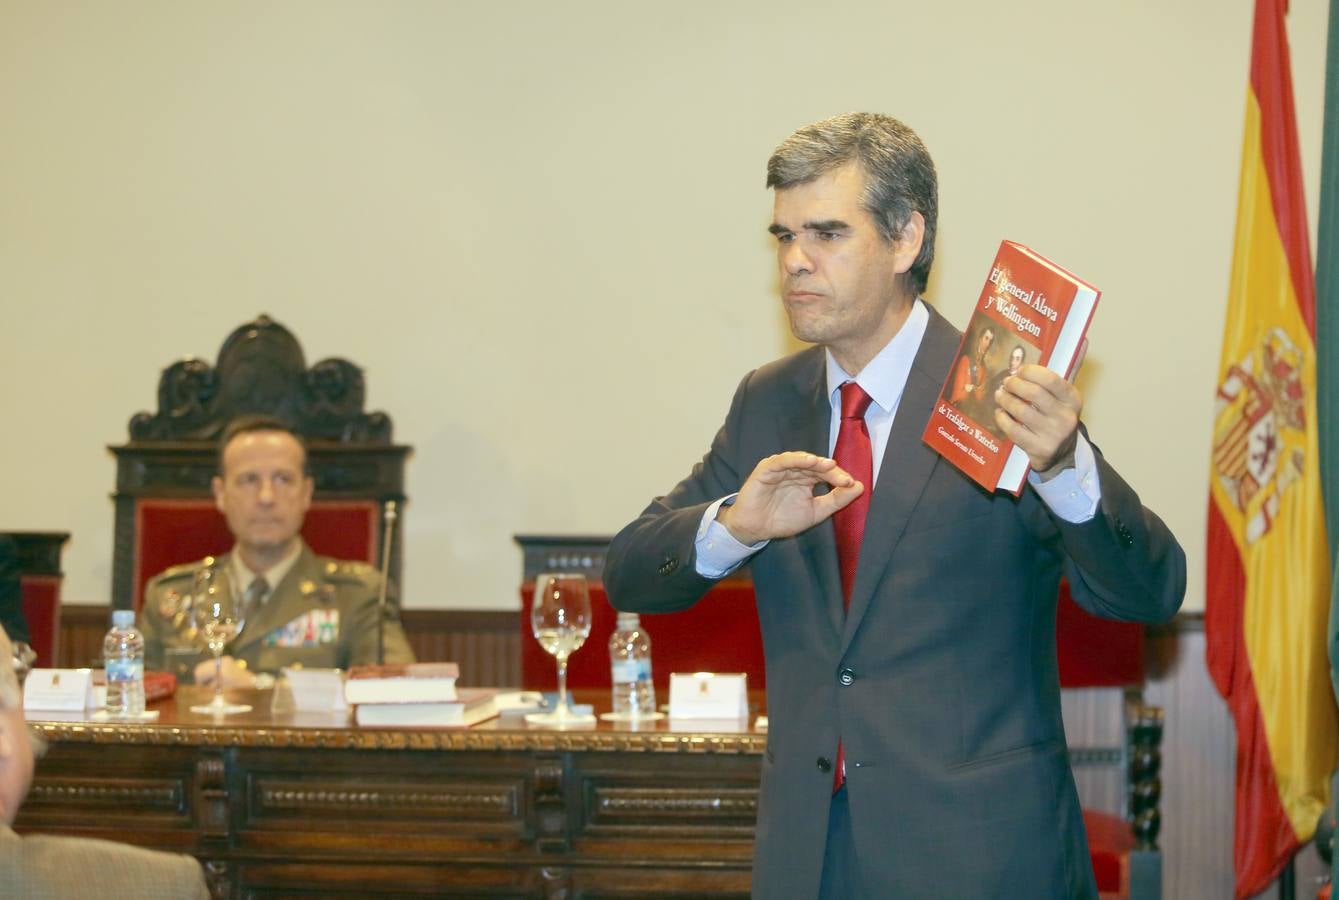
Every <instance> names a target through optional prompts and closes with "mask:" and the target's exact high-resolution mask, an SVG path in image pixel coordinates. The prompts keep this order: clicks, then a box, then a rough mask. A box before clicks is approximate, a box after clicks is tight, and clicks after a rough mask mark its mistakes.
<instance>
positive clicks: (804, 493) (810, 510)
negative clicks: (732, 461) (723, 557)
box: [716, 450, 865, 545]
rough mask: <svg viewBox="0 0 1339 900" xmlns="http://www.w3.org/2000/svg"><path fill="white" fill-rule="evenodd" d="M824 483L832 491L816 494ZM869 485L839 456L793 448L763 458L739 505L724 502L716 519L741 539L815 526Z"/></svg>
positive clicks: (746, 540) (758, 538)
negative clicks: (842, 465) (838, 459)
mask: <svg viewBox="0 0 1339 900" xmlns="http://www.w3.org/2000/svg"><path fill="white" fill-rule="evenodd" d="M820 483H825V484H828V485H831V487H832V490H830V491H828V492H827V493H826V494H823V495H822V496H818V497H815V496H814V486H815V485H817V484H820ZM863 490H865V486H864V485H862V484H861V483H860V482H858V481H856V480H855V479H854V478H852V477H851V476H850V475H849V474H847V472H846V471H845V470H844V469H841V468H839V467H838V466H837V463H836V462H835V461H834V460H831V459H828V458H827V457H825V456H815V455H814V454H812V453H805V452H803V451H798V450H792V451H790V452H787V453H778V454H776V455H775V456H769V457H767V458H766V459H764V460H763V461H762V462H760V463H758V465H757V468H755V469H754V470H753V472H752V474H750V475H749V477H748V480H747V481H745V482H744V486H743V487H742V488H740V489H739V496H738V497H736V498H735V502H734V504H733V505H731V506H722V507H721V509H720V512H718V513H717V514H716V518H717V520H719V521H720V523H721V524H722V525H724V526H725V527H726V528H727V529H729V531H730V534H731V535H733V536H734V538H735V540H737V541H739V542H740V543H741V544H746V545H748V544H756V543H758V542H759V541H766V540H771V539H772V538H782V537H790V536H791V535H793V534H799V533H800V532H801V531H805V530H807V529H809V528H812V527H813V526H815V525H817V524H818V523H819V522H822V521H823V520H824V519H826V518H828V517H829V516H831V515H832V514H833V513H835V512H836V511H837V510H839V509H841V508H842V507H844V506H846V505H847V504H849V503H850V502H851V501H852V500H854V499H855V498H856V497H859V496H860V493H861V491H863Z"/></svg>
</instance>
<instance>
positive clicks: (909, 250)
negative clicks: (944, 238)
mask: <svg viewBox="0 0 1339 900" xmlns="http://www.w3.org/2000/svg"><path fill="white" fill-rule="evenodd" d="M924 241H925V217H924V216H922V215H921V214H920V213H918V212H916V211H915V210H912V213H911V215H910V216H908V217H907V221H906V224H905V225H903V226H902V230H901V231H899V232H898V234H897V237H896V238H894V239H893V267H894V271H896V272H897V274H899V275H905V274H906V273H907V271H908V270H910V269H911V266H912V264H913V263H915V262H916V257H918V256H920V255H921V244H922V243H923V242H924Z"/></svg>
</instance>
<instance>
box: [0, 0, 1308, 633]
mask: <svg viewBox="0 0 1339 900" xmlns="http://www.w3.org/2000/svg"><path fill="white" fill-rule="evenodd" d="M1326 5H1327V4H1326V3H1325V2H1324V0H1294V2H1293V3H1292V7H1293V11H1292V14H1291V22H1290V29H1291V33H1292V39H1293V50H1294V57H1295V65H1294V72H1295V79H1296V84H1297V95H1298V97H1297V99H1298V109H1299V116H1300V119H1301V122H1300V127H1301V136H1302V150H1303V155H1304V179H1305V182H1306V185H1307V189H1308V191H1309V192H1310V194H1311V196H1310V197H1309V199H1310V201H1311V203H1312V210H1313V214H1312V219H1313V221H1314V207H1315V200H1316V197H1315V192H1316V185H1317V177H1318V166H1319V155H1320V124H1321V122H1320V120H1321V101H1322V91H1323V83H1322V82H1323V71H1324V34H1325V27H1326V12H1325V7H1326ZM1250 19H1251V4H1250V2H1248V0H1228V2H1222V0H1184V2H1179V3H1171V4H1168V3H1153V2H1134V3H1124V4H1113V3H1104V4H1089V3H1074V2H1071V0H1037V2H1031V3H1025V4H999V3H987V2H942V3H930V4H915V5H913V4H905V3H889V2H887V0H878V2H857V0H852V2H849V3H845V4H840V5H838V6H837V7H835V8H829V9H824V8H821V7H819V6H815V5H814V4H812V3H795V2H791V0H776V2H771V3H759V2H740V3H731V4H719V3H705V2H685V3H678V4H657V5H655V6H654V7H651V6H650V5H642V4H634V3H623V2H612V0H604V2H589V3H579V2H578V3H567V4H554V3H498V4H478V3H471V4H464V3H447V2H441V3H427V2H421V3H407V2H399V3H371V2H367V3H347V2H345V3H334V2H321V3H316V2H310V3H296V2H289V3H273V4H271V3H257V2H251V3H247V2H243V3H231V4H203V3H171V2H163V3H149V2H127V3H112V2H104V3H73V2H56V3H45V2H13V0H0V127H2V128H3V131H2V132H0V304H3V310H4V321H5V323H6V324H5V327H4V329H3V331H0V380H2V381H3V393H0V398H3V399H2V400H0V403H2V404H3V413H4V423H5V440H4V449H3V456H0V460H2V463H3V464H2V465H0V527H5V528H32V529H59V530H69V531H71V532H73V535H74V537H73V540H72V541H71V543H70V545H69V546H68V549H67V552H66V557H65V560H66V569H67V573H68V577H67V582H66V597H67V600H68V601H71V602H78V603H101V602H106V599H107V596H108V591H109V583H110V553H111V525H112V512H111V505H110V503H109V501H108V493H109V491H110V490H111V487H112V482H113V471H114V470H113V465H112V461H111V459H110V458H109V456H108V454H107V453H106V452H105V451H104V449H103V448H104V446H105V445H106V444H108V443H119V442H121V441H122V440H124V439H125V437H126V422H127V420H128V418H129V417H130V415H131V414H132V413H134V412H136V411H138V410H142V409H152V408H153V405H154V403H155V393H154V392H155V386H156V382H157V377H158V372H159V370H160V369H161V368H162V367H163V366H165V365H166V364H168V363H169V362H170V361H172V360H174V359H176V358H178V357H179V356H182V355H185V354H193V355H197V356H201V357H205V358H207V359H211V360H212V359H213V357H214V355H215V353H216V352H217V349H218V345H219V342H220V341H221V340H222V338H223V336H224V335H225V334H226V333H227V332H228V331H229V330H230V329H231V328H232V327H234V326H235V325H237V324H239V323H240V322H242V321H244V320H246V319H248V318H250V317H252V316H254V315H255V314H257V313H259V312H262V311H264V312H268V313H270V314H271V315H273V316H274V317H275V318H277V319H279V320H280V321H282V322H284V323H285V324H287V325H288V326H289V327H291V328H292V329H293V330H294V331H295V332H296V333H297V334H298V335H299V337H300V338H301V339H302V340H303V341H304V344H305V348H306V350H307V353H308V358H309V361H315V360H317V359H321V358H323V357H326V356H330V355H342V356H346V357H348V358H350V359H353V360H355V361H357V362H359V363H360V364H362V365H363V366H364V367H365V368H366V372H367V379H368V385H369V406H370V407H371V408H374V409H384V410H386V411H388V412H389V413H390V414H391V415H392V416H393V418H394V421H395V427H396V437H397V439H399V440H400V441H402V442H405V443H409V444H412V445H413V446H414V447H415V455H414V457H413V458H412V460H411V463H410V470H409V493H410V495H411V505H410V508H409V510H408V515H407V519H406V525H407V546H406V552H407V561H408V568H407V575H406V581H407V584H406V598H407V604H408V605H409V606H412V607H437V606H452V607H472V608H510V607H514V606H515V604H516V596H515V585H516V581H517V575H518V572H519V554H518V552H517V550H516V549H515V548H514V547H513V545H512V543H511V535H512V534H513V533H516V532H549V531H567V532H595V533H599V532H612V531H614V530H616V529H617V528H618V527H619V526H620V525H621V524H622V523H623V522H624V521H625V520H627V519H628V518H629V517H631V516H632V515H633V514H634V513H635V512H636V511H637V510H638V509H640V507H641V506H642V505H643V503H644V502H645V501H646V499H648V498H649V497H650V496H651V495H652V494H654V493H658V492H662V491H664V490H665V489H667V488H668V487H670V485H672V484H673V482H674V481H675V480H676V479H677V478H678V477H680V476H681V475H682V474H683V473H684V472H686V470H687V468H688V466H689V464H690V463H691V462H692V461H694V460H695V459H696V458H697V457H698V456H699V455H700V454H701V452H702V451H703V450H705V448H706V446H707V443H708V441H709V440H710V437H711V435H712V434H713V432H714V430H715V429H716V427H717V425H718V424H719V421H720V419H721V417H722V415H723V413H724V411H725V408H726V405H727V403H728V400H729V396H730V392H731V390H732V389H733V387H734V385H735V383H736V382H737V381H738V379H739V377H740V376H741V375H742V374H743V372H745V371H746V370H747V369H749V368H751V367H753V366H755V365H757V364H759V363H762V362H764V361H766V360H768V359H770V358H773V357H775V356H777V355H779V354H781V353H782V352H785V351H786V350H788V349H789V346H790V345H789V344H788V342H787V337H786V334H785V329H784V323H783V321H782V319H781V317H780V316H779V314H778V313H777V310H776V301H775V298H774V295H773V287H774V278H773V275H772V255H771V248H770V238H768V237H767V236H766V234H765V232H764V229H765V227H766V225H767V223H768V217H769V213H770V197H769V195H768V193H767V192H766V191H765V190H764V189H763V187H762V180H763V163H764V161H765V159H766V157H767V155H768V153H769V152H770V150H771V149H772V147H773V146H774V145H775V144H776V142H777V141H778V140H780V139H781V138H782V137H784V136H785V135H786V134H787V133H789V132H790V131H791V130H793V129H794V128H796V127H798V126H800V125H802V124H804V123H806V122H808V121H811V120H814V119H817V118H820V117H823V116H826V115H829V114H832V113H835V112H840V111H843V110H848V109H855V108H870V109H877V110H881V111H886V112H891V113H893V114H895V115H898V116H900V117H902V118H904V119H905V120H906V121H907V122H908V123H910V124H911V125H913V127H915V128H917V129H918V130H919V131H920V133H921V134H922V136H923V137H924V138H925V140H926V142H927V144H928V145H929V147H930V150H931V152H932V153H933V154H934V156H935V159H936V161H937V163H938V166H939V170H940V176H941V182H942V193H941V199H942V214H941V237H940V244H939V258H938V264H937V267H936V272H935V276H934V278H933V280H932V282H931V289H930V295H931V299H932V300H933V301H934V302H935V303H936V304H937V305H938V306H939V307H940V308H941V309H942V310H943V311H944V312H946V313H947V314H948V315H949V317H950V318H952V319H953V320H954V321H956V322H958V323H959V324H961V323H962V322H963V320H964V319H965V313H966V311H967V310H968V308H969V307H970V305H971V303H972V301H973V300H974V298H975V295H976V292H977V290H978V289H979V285H980V282H981V280H982V279H983V277H984V275H985V271H986V268H987V266H988V264H989V262H990V259H991V257H992V255H993V253H994V249H995V247H996V245H997V243H998V242H999V240H1000V239H1001V238H1004V237H1009V238H1013V239H1016V240H1021V241H1023V242H1025V243H1028V244H1030V245H1032V246H1034V247H1036V248H1037V249H1039V250H1041V251H1042V252H1044V253H1046V254H1048V255H1050V256H1052V257H1054V258H1055V259H1057V260H1058V261H1060V262H1061V263H1062V264H1064V265H1066V266H1068V267H1070V268H1072V269H1074V270H1076V271H1077V272H1079V273H1081V274H1082V275H1084V276H1085V277H1087V278H1088V279H1090V280H1091V281H1093V282H1094V283H1096V284H1097V285H1099V286H1100V287H1101V288H1103V290H1104V292H1105V294H1104V299H1103V303H1102V306H1101V307H1100V309H1099V311H1098V315H1097V318H1096V320H1095V322H1094V324H1093V328H1092V332H1091V336H1092V340H1093V346H1092V351H1091V353H1090V354H1089V357H1088V362H1087V366H1086V370H1085V373H1084V375H1083V378H1082V381H1081V385H1082V387H1084V389H1085V391H1086V395H1087V413H1086V418H1087V419H1088V421H1089V423H1090V427H1091V431H1092V434H1093V436H1094V439H1095V440H1096V441H1097V442H1098V443H1099V444H1100V445H1101V446H1102V447H1103V448H1104V450H1105V451H1106V452H1107V454H1108V456H1109V457H1111V458H1112V459H1113V460H1114V461H1115V463H1116V464H1117V466H1118V467H1119V468H1120V469H1121V470H1122V472H1123V473H1124V474H1125V475H1126V476H1127V477H1128V478H1129V479H1130V480H1131V481H1133V482H1134V483H1135V484H1136V486H1138V487H1139V488H1140V489H1141V491H1142V493H1143V494H1144V496H1145V498H1146V500H1147V501H1148V502H1149V503H1150V505H1152V506H1154V507H1156V508H1157V509H1158V510H1159V511H1160V512H1161V513H1162V514H1163V516H1164V517H1165V518H1166V519H1167V520H1168V522H1169V523H1170V524H1171V526H1172V528H1173V529H1174V530H1175V532H1176V533H1177V534H1178V535H1179V536H1180V538H1181V540H1182V542H1183V543H1184V544H1185V546H1186V548H1187V551H1188V552H1189V555H1190V566H1191V572H1190V575H1191V583H1190V595H1189V599H1188V605H1189V606H1190V607H1192V608H1197V607H1201V606H1202V605H1203V596H1202V594H1203V574H1202V569H1203V548H1204V541H1203V530H1204V508H1205V502H1206V479H1207V456H1208V451H1209V437H1210V419H1211V398H1212V395H1213V388H1214V376H1215V372H1216V366H1217V358H1218V352H1219V341H1220V334H1221V327H1222V317H1223V310H1224V297H1225V293H1226V283H1227V277H1228V270H1229V264H1230V260H1229V254H1230V249H1231V239H1232V220H1233V214H1234V210H1235V205H1236V186H1237V168H1238V160H1239V154H1240V146H1241V129H1242V115H1243V108H1244V98H1245V91H1246V73H1247V60H1248V54H1249V37H1250Z"/></svg>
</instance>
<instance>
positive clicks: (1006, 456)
mask: <svg viewBox="0 0 1339 900" xmlns="http://www.w3.org/2000/svg"><path fill="white" fill-rule="evenodd" d="M1099 296H1101V292H1100V291H1098V290H1097V288H1095V287H1093V286H1092V285H1090V284H1088V283H1087V282H1086V281H1083V280H1082V279H1080V278H1078V277H1076V276H1075V275H1073V274H1071V273H1070V272H1067V271H1066V270H1065V269H1062V268H1061V267H1060V266H1058V265H1056V264H1055V263H1053V262H1051V261H1050V260H1049V259H1047V258H1046V257H1044V256H1042V255H1041V254H1039V253H1037V252H1035V251H1033V250H1030V249H1029V248H1027V247H1025V246H1023V245H1022V244H1018V243H1015V242H1013V241H1003V242H1002V243H1001V244H1000V250H999V253H997V254H996V255H995V262H994V263H993V264H992V265H991V267H990V274H989V275H988V276H987V277H986V283H985V286H984V287H983V288H982V289H981V297H980V299H979V300H978V301H977V304H976V308H975V311H974V312H973V313H972V318H971V319H970V321H968V323H967V328H966V330H965V331H964V332H963V335H962V343H961V344H960V345H959V346H958V355H957V356H956V357H955V359H954V363H953V368H952V369H951V370H950V371H949V376H948V381H946V382H945V383H944V389H943V391H942V392H941V394H940V396H939V401H938V402H937V403H936V404H935V408H934V412H933V413H931V415H930V421H929V423H928V424H927V425H926V426H925V434H924V435H923V436H922V438H923V440H924V441H925V443H927V444H929V445H930V446H931V447H932V448H934V449H935V450H936V451H938V452H939V453H940V455H942V456H943V457H944V458H945V459H947V460H948V461H949V462H951V463H953V464H954V465H955V466H957V467H958V468H959V469H961V470H962V471H964V472H966V473H967V474H968V475H969V476H971V478H972V479H973V480H975V481H976V482H977V483H978V484H980V485H981V486H982V487H984V488H986V489H987V490H991V491H993V490H995V489H997V488H999V489H1003V490H1006V491H1009V492H1010V493H1011V494H1013V495H1014V496H1018V494H1019V492H1020V491H1022V489H1023V481H1024V479H1026V478H1027V472H1028V457H1027V454H1026V453H1024V452H1023V451H1022V450H1021V449H1020V448H1018V447H1016V446H1014V444H1013V442H1012V441H1009V440H1007V439H1006V438H1005V437H1004V434H1003V433H1002V432H1001V431H1000V429H999V426H998V425H997V424H996V422H995V410H996V408H997V405H996V403H995V392H996V391H997V390H998V389H999V387H1000V385H1001V384H1003V382H1004V379H1006V378H1008V377H1009V376H1010V375H1011V374H1013V373H1014V372H1015V371H1016V370H1017V369H1018V368H1020V367H1021V366H1024V365H1028V364H1032V363H1036V364H1039V365H1042V366H1045V367H1046V368H1048V369H1050V370H1051V371H1052V372H1055V373H1056V374H1058V375H1060V376H1061V377H1063V378H1068V377H1070V375H1071V374H1072V370H1073V367H1074V363H1075V360H1076V358H1077V356H1078V352H1079V346H1080V345H1081V344H1082V343H1083V337H1084V335H1085V334H1086V333H1087V331H1088V324H1089V323H1090V322H1091V321H1092V317H1093V310H1094V309H1096V308H1097V299H1098V297H1099Z"/></svg>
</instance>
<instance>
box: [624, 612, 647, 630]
mask: <svg viewBox="0 0 1339 900" xmlns="http://www.w3.org/2000/svg"><path fill="white" fill-rule="evenodd" d="M641 627H642V619H641V616H639V615H637V614H636V613H635V612H621V613H619V614H618V630H619V631H631V630H632V629H634V628H641Z"/></svg>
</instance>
